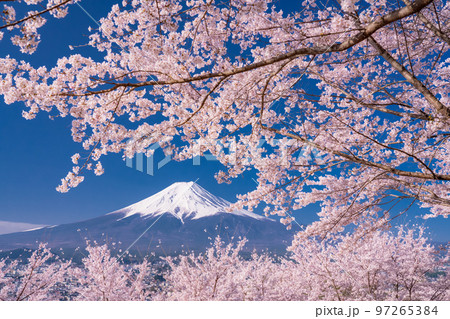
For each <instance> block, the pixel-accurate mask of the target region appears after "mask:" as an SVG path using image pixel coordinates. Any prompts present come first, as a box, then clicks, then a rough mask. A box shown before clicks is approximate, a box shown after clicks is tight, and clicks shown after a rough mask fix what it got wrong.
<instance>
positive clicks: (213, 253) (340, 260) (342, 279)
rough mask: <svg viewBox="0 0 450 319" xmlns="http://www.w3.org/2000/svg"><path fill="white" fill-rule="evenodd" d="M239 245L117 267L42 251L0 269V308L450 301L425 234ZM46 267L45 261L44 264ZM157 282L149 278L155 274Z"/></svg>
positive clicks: (442, 263) (99, 257) (98, 258)
mask: <svg viewBox="0 0 450 319" xmlns="http://www.w3.org/2000/svg"><path fill="white" fill-rule="evenodd" d="M245 243H246V240H245V239H241V240H239V241H237V242H236V243H228V244H226V243H224V242H223V241H222V240H221V239H220V237H217V238H216V239H215V241H214V242H213V244H212V246H211V247H210V248H208V249H207V250H206V252H204V253H201V254H195V253H190V254H183V255H180V256H178V257H165V258H163V259H164V261H165V263H166V264H167V267H168V268H167V267H165V268H166V269H167V270H159V271H157V270H156V268H155V267H154V265H152V264H151V263H150V262H149V261H148V259H146V260H144V261H143V262H141V263H134V264H125V263H123V262H122V260H121V258H120V256H119V257H117V256H115V255H113V254H112V253H111V251H110V250H109V249H108V247H107V246H106V245H103V246H98V245H94V246H91V245H89V246H88V247H87V249H86V250H87V256H86V257H85V258H84V259H83V260H82V265H81V266H79V265H75V264H71V263H70V262H67V261H66V262H63V261H60V260H57V259H56V260H54V259H55V257H54V255H53V254H51V253H50V252H49V250H48V249H47V248H45V246H41V247H40V248H39V249H38V250H37V251H36V252H34V253H33V255H32V256H31V257H30V258H29V259H28V261H27V263H26V264H25V265H20V264H19V263H18V262H16V261H11V260H2V261H0V275H1V276H0V299H1V300H92V301H108V300H110V301H111V300H449V299H450V294H449V293H450V277H449V271H448V270H449V269H448V267H449V261H450V260H449V257H450V255H449V254H448V249H447V248H445V247H444V248H442V250H437V249H438V247H434V246H432V245H430V244H429V242H428V239H427V237H426V236H425V233H424V229H423V228H412V229H407V228H404V227H399V228H398V229H396V230H395V231H380V230H377V231H374V232H370V233H368V234H367V235H366V236H365V237H362V236H361V234H360V233H358V232H353V233H348V234H346V235H341V236H340V237H339V238H335V239H333V240H327V241H321V240H317V239H309V240H307V241H303V242H301V243H295V244H294V245H292V246H291V247H290V250H291V254H290V255H287V256H279V257H275V256H269V255H268V254H266V253H263V254H261V253H259V254H257V253H256V252H254V253H253V254H252V255H251V257H250V258H248V256H247V257H245V256H243V255H242V253H243V251H244V246H245ZM52 259H53V262H51V263H49V261H50V260H52ZM156 275H158V276H160V277H161V276H162V277H163V280H159V281H158V280H156V279H155V278H156V277H155V276H156Z"/></svg>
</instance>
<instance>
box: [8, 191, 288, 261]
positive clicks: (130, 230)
mask: <svg viewBox="0 0 450 319" xmlns="http://www.w3.org/2000/svg"><path fill="white" fill-rule="evenodd" d="M229 204H230V202H228V201H226V200H225V199H223V198H220V197H218V196H215V195H213V194H211V193H210V192H209V191H207V190H205V189H204V188H202V187H201V186H200V185H198V184H196V183H194V182H187V183H186V182H181V183H174V184H172V185H170V186H169V187H167V188H165V189H164V190H162V191H160V192H158V193H156V194H154V195H152V196H150V197H148V198H146V199H143V200H141V201H139V202H137V203H135V204H132V205H129V206H126V207H124V208H121V209H119V210H116V211H113V212H111V213H108V214H106V215H102V216H99V217H96V218H92V219H88V220H84V221H80V222H75V223H70V224H62V225H57V226H47V227H43V228H40V229H36V230H32V231H27V232H18V233H13V234H6V235H0V250H3V251H9V250H14V249H22V248H23V249H34V248H36V247H37V246H38V244H39V242H46V243H48V247H50V248H60V249H66V248H70V249H75V248H78V247H84V246H85V245H86V241H90V242H96V243H98V244H103V243H109V244H111V243H113V242H115V243H121V244H120V245H121V247H120V248H122V249H126V248H128V247H129V246H130V245H133V249H137V250H151V251H152V252H155V253H161V254H172V253H175V252H179V251H181V250H183V247H185V248H188V249H190V250H193V251H202V250H204V249H205V248H206V247H207V246H209V244H210V243H211V239H212V238H214V237H215V236H217V235H220V236H221V237H222V238H223V239H224V240H228V241H230V240H232V238H239V237H246V238H247V239H248V242H247V245H246V248H247V249H248V250H253V249H256V250H277V251H279V250H280V249H283V250H284V249H285V248H286V247H287V246H288V245H289V244H290V242H291V241H292V237H293V232H292V231H288V230H286V227H285V226H284V225H282V224H281V223H279V222H276V221H274V220H272V219H269V218H267V217H264V216H260V215H257V214H254V213H251V212H247V211H245V210H235V211H228V206H229ZM136 239H139V240H138V241H137V242H136Z"/></svg>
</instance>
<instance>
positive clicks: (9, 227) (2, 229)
mask: <svg viewBox="0 0 450 319" xmlns="http://www.w3.org/2000/svg"><path fill="white" fill-rule="evenodd" d="M42 227H45V225H36V224H29V223H17V222H7V221H0V235H3V234H9V233H15V232H20V231H30V230H34V229H39V228H42Z"/></svg>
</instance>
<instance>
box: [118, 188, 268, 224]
mask: <svg viewBox="0 0 450 319" xmlns="http://www.w3.org/2000/svg"><path fill="white" fill-rule="evenodd" d="M230 204H231V203H230V202H228V201H226V200H224V199H223V198H220V197H217V196H214V195H213V194H211V193H210V192H208V191H207V190H206V189H204V188H203V187H201V186H200V185H198V184H196V183H194V182H179V183H174V184H172V185H170V186H169V187H167V188H165V189H163V190H162V191H160V192H159V193H156V194H155V195H153V196H150V197H148V198H146V199H144V200H142V201H140V202H137V203H135V204H133V205H130V206H128V207H125V208H122V209H120V210H117V211H114V212H112V213H110V214H124V215H123V216H121V218H120V219H123V218H127V217H130V216H133V215H136V214H138V215H140V216H141V217H155V216H160V215H161V214H165V213H169V214H172V215H173V216H175V217H176V218H178V219H179V220H181V222H183V223H184V220H186V219H199V218H204V217H208V216H213V215H217V214H220V213H228V214H233V215H237V216H242V217H249V218H253V219H257V220H271V219H269V218H266V217H263V216H260V215H256V214H254V213H251V212H248V211H245V210H236V211H232V212H228V211H227V209H228V207H229V206H230Z"/></svg>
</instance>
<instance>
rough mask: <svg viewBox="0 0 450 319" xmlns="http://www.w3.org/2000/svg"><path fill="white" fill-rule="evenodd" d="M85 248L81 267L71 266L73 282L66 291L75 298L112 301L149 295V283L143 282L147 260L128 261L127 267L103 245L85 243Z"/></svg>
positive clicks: (147, 270)
mask: <svg viewBox="0 0 450 319" xmlns="http://www.w3.org/2000/svg"><path fill="white" fill-rule="evenodd" d="M86 251H87V252H88V256H87V257H85V258H83V261H82V267H81V268H80V267H73V268H72V269H71V276H72V278H73V280H74V284H72V285H71V287H70V293H71V294H74V295H75V296H76V297H75V298H76V299H77V300H90V301H113V300H147V299H148V298H149V296H150V290H149V287H150V285H149V283H147V284H146V279H147V276H148V274H149V273H151V272H150V265H149V263H148V261H147V260H144V261H143V262H142V263H140V264H138V265H134V266H133V265H131V266H129V267H128V269H127V267H126V265H124V264H123V263H121V261H120V260H119V259H118V257H116V256H112V255H111V251H110V250H109V248H108V246H107V245H102V246H91V245H88V246H87V247H86ZM148 281H149V282H152V281H151V280H148Z"/></svg>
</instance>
